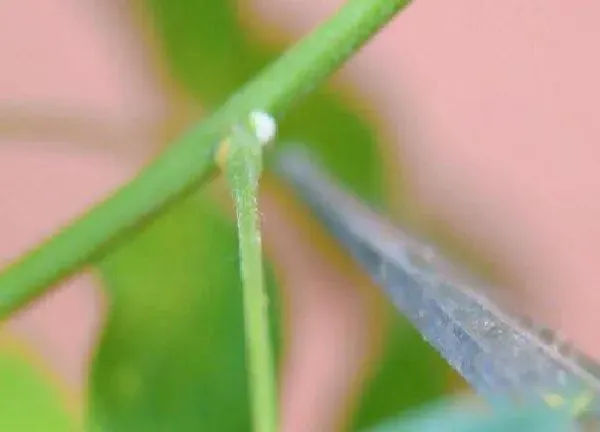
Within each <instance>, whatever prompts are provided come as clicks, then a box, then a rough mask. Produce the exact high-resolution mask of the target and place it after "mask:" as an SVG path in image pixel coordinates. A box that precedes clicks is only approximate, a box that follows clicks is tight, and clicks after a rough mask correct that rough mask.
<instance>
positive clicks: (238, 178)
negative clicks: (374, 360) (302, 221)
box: [225, 126, 277, 432]
mask: <svg viewBox="0 0 600 432" xmlns="http://www.w3.org/2000/svg"><path fill="white" fill-rule="evenodd" d="M228 151H229V154H228V155H227V160H226V165H225V171H226V174H227V179H228V181H229V186H230V189H231V193H232V195H233V198H234V201H235V206H236V213H237V224H238V236H239V244H240V262H241V276H242V284H243V290H244V322H245V331H246V352H247V363H248V372H249V385H250V392H251V395H250V403H251V407H252V418H253V424H254V429H253V430H255V431H259V432H276V429H277V428H276V425H277V414H276V413H277V408H276V407H277V402H276V391H275V387H276V386H275V373H274V366H273V357H272V353H273V350H272V347H271V340H270V337H269V317H268V313H267V304H268V299H267V293H266V291H265V289H264V281H263V263H262V251H261V236H260V222H259V215H258V206H257V196H258V181H259V178H260V174H261V171H262V143H261V142H259V141H258V139H257V138H256V136H255V135H254V134H253V132H251V130H250V128H248V127H244V126H236V127H235V128H234V129H233V131H232V133H231V135H230V137H229V141H228Z"/></svg>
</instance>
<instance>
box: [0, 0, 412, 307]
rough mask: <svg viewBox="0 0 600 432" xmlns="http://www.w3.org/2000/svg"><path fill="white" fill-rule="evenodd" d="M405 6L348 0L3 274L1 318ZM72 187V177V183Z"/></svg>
mask: <svg viewBox="0 0 600 432" xmlns="http://www.w3.org/2000/svg"><path fill="white" fill-rule="evenodd" d="M407 3H408V0H348V1H347V3H346V4H345V6H344V7H343V8H342V9H341V10H340V11H339V12H338V13H337V14H336V15H335V16H334V17H333V18H331V19H330V20H329V21H328V22H326V23H325V24H323V25H322V26H321V27H319V28H318V29H316V30H315V31H314V32H312V33H311V34H310V35H309V36H307V37H305V38H304V39H302V40H301V41H300V42H299V43H298V44H297V45H295V46H294V47H292V48H291V49H290V50H289V51H288V52H287V53H285V54H284V55H283V56H281V57H280V58H279V59H278V60H277V61H276V62H274V63H273V65H271V66H270V67H269V68H267V69H266V70H265V71H264V72H262V73H261V74H260V75H259V76H258V77H257V78H256V79H254V80H253V81H251V82H250V83H249V84H247V85H246V86H244V87H243V88H242V89H241V90H240V91H239V92H238V93H236V94H235V95H234V96H233V97H232V98H231V99H230V100H229V101H228V102H227V103H226V104H225V105H224V106H223V107H222V108H221V109H219V110H218V111H217V112H215V113H214V114H213V115H212V116H211V117H210V118H208V119H207V120H206V121H204V122H202V123H201V124H200V125H198V126H196V127H194V128H192V130H191V131H189V132H188V133H187V134H185V135H183V136H182V137H181V138H179V139H178V140H176V142H174V143H173V144H172V145H171V147H170V148H169V149H167V150H166V151H165V152H164V153H163V154H162V155H160V157H159V158H158V159H157V160H156V161H155V162H154V163H152V164H151V165H150V166H148V167H146V168H145V169H144V170H143V171H142V172H141V173H140V174H139V175H138V176H137V177H136V178H135V179H133V180H132V181H131V182H129V183H128V184H127V185H125V186H123V187H122V188H121V189H120V190H118V191H117V192H116V193H115V194H114V195H112V197H110V198H109V199H107V200H106V201H104V202H103V203H101V204H99V205H97V206H96V207H95V208H93V209H91V210H90V211H89V212H88V213H87V214H86V215H84V216H83V217H81V218H79V219H78V220H76V221H75V222H73V223H72V224H71V225H69V226H68V227H66V228H64V229H63V230H62V231H61V232H59V233H58V234H56V235H55V236H53V237H52V238H51V239H49V240H48V241H46V242H44V243H43V244H42V245H40V246H38V247H37V248H36V249H34V250H33V251H31V252H29V253H28V254H26V255H25V256H23V257H21V258H20V259H19V260H18V261H16V262H15V263H13V264H12V265H10V266H9V267H8V268H7V269H6V270H5V271H4V272H3V273H2V274H1V275H0V319H2V318H4V317H6V316H7V315H8V314H10V313H11V312H12V311H14V310H16V309H18V308H19V307H21V306H23V305H25V304H26V303H28V302H29V301H31V300H32V299H34V298H35V297H37V296H39V295H40V294H42V293H43V292H45V291H46V290H47V288H48V287H49V286H52V285H53V284H55V283H56V282H58V281H60V280H61V279H63V278H65V277H67V276H70V275H72V274H73V273H75V272H76V271H77V270H79V269H80V268H81V267H82V266H84V265H87V264H91V263H93V262H94V261H95V260H97V259H99V258H100V257H102V256H103V254H105V253H106V252H107V251H108V250H109V249H110V248H112V247H114V246H115V245H116V244H117V243H119V242H120V241H123V240H124V239H126V238H127V235H126V234H129V233H130V232H131V231H133V230H134V229H136V228H137V227H138V225H139V224H140V223H141V222H143V221H147V220H149V219H150V218H152V217H154V216H156V214H157V213H159V212H160V211H164V209H165V208H167V207H168V204H170V203H173V202H175V201H177V200H179V199H181V198H183V197H185V196H187V195H189V194H190V193H192V192H193V191H195V190H197V189H198V187H199V186H200V185H201V184H202V183H204V182H206V180H207V179H208V178H209V177H210V176H211V175H212V174H213V173H215V172H216V170H215V161H214V154H215V150H216V148H217V146H218V143H219V142H220V140H221V139H222V138H223V137H224V136H226V135H227V133H228V131H229V129H230V128H231V126H232V125H233V124H235V123H236V122H238V121H240V120H241V119H243V118H246V116H247V115H248V113H249V112H250V111H252V110H255V109H260V110H264V111H267V112H270V113H275V114H280V113H282V112H283V111H284V110H286V109H287V108H289V106H290V105H291V103H292V101H293V100H294V99H296V98H298V97H300V96H302V95H303V94H304V93H306V92H308V91H309V90H310V89H311V88H313V87H315V86H316V85H317V84H319V83H320V82H321V81H322V80H323V79H324V78H326V77H327V76H328V75H329V74H331V73H332V72H333V71H335V70H336V69H337V68H338V67H339V66H340V65H341V64H342V63H343V62H344V61H345V60H346V59H348V58H349V57H350V56H351V55H352V53H354V52H355V51H356V50H358V48H359V47H360V46H361V45H362V44H363V43H364V42H365V41H366V40H367V39H369V38H370V37H371V36H372V35H373V34H374V33H375V32H376V31H377V30H378V29H379V28H381V27H382V26H383V25H384V24H385V23H386V22H388V21H389V20H390V19H391V18H392V17H393V15H394V14H395V13H396V12H397V11H398V10H400V9H401V8H402V7H403V6H405V5H406V4H407ZM74 181H76V179H74Z"/></svg>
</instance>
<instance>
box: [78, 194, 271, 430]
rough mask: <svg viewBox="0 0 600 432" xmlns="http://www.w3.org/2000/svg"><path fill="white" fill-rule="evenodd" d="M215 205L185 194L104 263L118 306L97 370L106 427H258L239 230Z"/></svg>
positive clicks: (99, 412) (95, 389)
mask: <svg viewBox="0 0 600 432" xmlns="http://www.w3.org/2000/svg"><path fill="white" fill-rule="evenodd" d="M209 207H210V206H208V205H206V203H203V202H201V201H200V200H198V199H194V200H190V201H188V202H186V203H185V204H183V205H181V206H179V207H177V208H176V209H174V210H173V211H171V212H170V213H169V214H168V215H166V216H164V217H162V218H161V219H160V220H159V221H157V222H156V223H154V224H152V225H151V226H149V227H148V228H147V229H146V230H145V231H144V232H143V233H142V234H141V235H139V236H138V237H137V238H135V240H133V241H132V242H131V243H129V244H128V245H126V246H125V247H123V248H122V249H121V250H120V251H118V252H117V253H115V254H114V255H112V256H110V257H109V258H108V259H106V260H105V261H104V262H103V263H102V264H101V271H102V275H103V277H104V280H105V282H106V285H107V288H108V290H109V293H110V295H111V300H112V307H111V310H110V314H109V317H108V323H107V325H106V328H105V331H104V335H103V337H102V341H101V345H100V348H99V351H98V352H97V354H96V358H95V361H94V365H93V370H92V375H91V388H90V414H91V419H92V422H93V423H95V426H96V427H99V430H106V431H128V432H129V431H146V432H152V431H182V432H185V431H195V430H209V431H224V432H225V431H244V430H249V428H250V426H249V412H248V397H247V384H246V370H245V352H244V327H243V314H242V296H241V286H240V282H239V280H240V277H239V267H238V259H237V249H236V248H237V237H236V232H235V229H234V225H233V224H232V223H230V222H228V221H225V220H224V219H223V218H222V217H220V216H219V215H218V214H217V213H215V212H211V211H210V210H209ZM267 286H268V287H269V296H270V299H272V300H271V302H270V305H271V308H270V311H271V312H272V315H273V317H272V319H273V321H274V318H275V315H276V314H277V313H278V302H277V296H276V293H275V292H274V289H273V284H272V283H268V284H267Z"/></svg>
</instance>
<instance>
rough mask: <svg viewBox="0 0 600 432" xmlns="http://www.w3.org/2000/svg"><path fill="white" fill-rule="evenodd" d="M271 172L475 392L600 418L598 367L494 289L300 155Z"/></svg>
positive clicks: (289, 155) (284, 157)
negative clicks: (502, 301) (503, 302)
mask: <svg viewBox="0 0 600 432" xmlns="http://www.w3.org/2000/svg"><path fill="white" fill-rule="evenodd" d="M274 170H275V173H276V174H277V175H278V176H279V177H280V178H281V179H282V180H283V181H284V182H285V183H287V184H288V185H289V186H291V188H292V190H293V193H294V194H295V195H296V196H297V197H298V198H299V199H300V200H301V201H302V202H304V203H305V205H307V206H308V208H309V209H310V210H311V212H312V213H313V215H314V216H315V217H316V218H317V220H319V221H320V223H321V224H322V225H323V226H324V227H325V229H326V230H327V231H328V232H329V233H330V235H332V236H333V237H334V238H335V239H336V240H337V242H339V243H340V244H341V245H342V246H343V247H344V249H345V250H346V251H347V252H348V253H349V254H350V255H351V256H352V257H353V259H354V260H355V261H356V262H357V264H358V265H359V266H360V267H362V269H363V270H364V271H365V273H367V274H368V275H369V276H370V277H371V279H372V280H373V282H374V283H375V284H376V285H378V286H379V287H380V288H381V289H382V290H383V291H384V292H385V293H386V294H387V296H388V297H389V298H390V300H391V301H392V303H393V304H394V305H395V306H396V308H397V309H398V310H399V311H400V312H401V313H402V314H403V315H404V316H405V317H406V318H407V319H408V320H409V321H410V323H412V325H413V326H414V327H415V328H416V329H417V330H418V331H419V332H420V333H421V335H422V336H423V338H424V339H425V340H426V341H427V342H429V343H430V344H431V345H432V346H433V347H434V348H435V349H436V350H437V351H438V352H439V353H440V354H441V355H442V357H444V358H445V360H446V361H447V362H448V363H449V364H450V365H451V366H452V367H453V368H454V369H455V370H456V371H457V372H458V373H459V374H460V375H462V376H463V377H464V378H465V380H466V381H467V382H468V383H469V384H470V385H471V386H472V387H473V389H474V390H475V391H476V393H478V394H480V395H481V396H483V397H484V399H487V400H489V401H491V400H496V398H497V397H498V396H499V395H510V397H511V400H514V399H516V400H517V401H519V402H527V401H533V402H543V403H545V404H548V405H550V406H551V407H553V408H557V409H559V408H560V409H566V410H568V411H569V414H572V415H573V416H574V417H577V418H580V419H585V423H586V424H589V423H588V421H592V422H594V424H596V422H597V421H598V419H600V415H599V413H600V410H599V409H598V408H599V407H600V406H599V405H600V404H599V400H600V398H598V395H599V394H600V366H599V365H598V364H597V363H596V362H595V361H594V360H592V359H590V358H589V357H586V356H585V355H583V354H582V353H580V352H578V351H577V350H576V349H574V348H573V346H572V345H570V344H568V343H566V342H565V341H563V340H562V339H561V338H559V337H557V335H556V333H555V332H553V331H552V330H550V329H548V328H545V327H540V326H536V325H535V324H534V323H533V322H532V321H531V320H529V319H527V318H520V317H518V316H516V315H513V314H510V313H509V312H507V311H506V310H503V308H502V307H500V305H499V304H498V303H497V302H495V301H494V300H492V296H491V293H492V292H493V290H492V287H491V286H489V285H486V284H483V283H481V282H479V281H477V280H476V279H475V278H473V277H471V276H470V275H468V273H466V272H464V271H462V270H461V269H459V268H458V267H457V266H455V265H453V264H451V263H450V262H449V261H447V260H445V259H444V258H443V257H442V256H441V255H440V253H439V252H438V251H437V250H436V248H435V247H433V246H432V245H430V244H427V243H426V242H424V241H422V240H421V239H419V238H417V237H416V236H414V235H412V234H409V233H408V232H407V231H405V230H402V229H400V228H398V227H397V226H394V225H393V224H392V223H391V222H389V221H388V220H386V219H385V218H384V217H382V216H381V215H379V214H378V213H376V212H375V211H373V210H372V209H371V208H370V207H368V206H367V205H365V204H363V203H361V202H360V200H358V199H357V198H356V197H355V196H353V195H352V194H350V193H349V192H347V191H345V190H344V189H342V188H341V187H340V186H339V185H337V184H336V182H335V181H334V180H333V179H332V178H331V177H330V176H328V175H327V174H326V173H325V171H324V170H323V169H322V168H320V166H319V164H318V163H317V162H315V160H314V158H312V157H311V156H310V155H309V154H308V153H307V152H306V151H304V150H303V149H298V148H295V149H284V150H283V151H281V152H280V153H279V154H278V156H277V157H276V161H275V164H274Z"/></svg>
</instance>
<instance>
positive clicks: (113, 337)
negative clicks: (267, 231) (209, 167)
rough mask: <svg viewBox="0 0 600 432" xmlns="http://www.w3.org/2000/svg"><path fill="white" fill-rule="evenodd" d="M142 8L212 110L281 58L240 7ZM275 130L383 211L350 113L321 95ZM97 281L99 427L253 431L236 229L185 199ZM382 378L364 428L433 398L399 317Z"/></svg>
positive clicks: (439, 370)
mask: <svg viewBox="0 0 600 432" xmlns="http://www.w3.org/2000/svg"><path fill="white" fill-rule="evenodd" d="M147 4H148V6H149V9H150V12H151V16H152V17H153V20H154V23H155V25H156V29H157V30H158V34H159V36H160V39H161V43H162V48H163V49H164V52H165V54H166V60H167V61H168V63H169V66H170V69H171V72H172V73H173V75H174V76H175V77H176V78H177V79H178V80H179V81H180V82H181V83H182V85H183V86H184V87H185V88H186V89H187V90H188V91H189V92H190V94H192V95H194V96H195V97H196V98H197V99H198V101H199V102H200V103H202V105H204V106H205V107H206V108H209V109H211V108H216V107H217V106H218V105H219V104H220V103H222V102H223V101H225V100H226V99H227V97H228V96H229V95H230V94H232V93H233V92H234V91H235V90H236V89H237V88H238V87H239V86H240V85H242V84H243V83H245V82H246V81H247V80H248V79H250V78H251V77H252V76H253V75H254V74H256V73H257V72H258V71H259V70H260V69H262V68H263V67H264V66H266V64H267V63H268V62H269V61H271V60H272V59H274V58H275V57H276V56H277V55H279V54H280V53H281V50H280V49H276V48H274V47H267V46H262V45H259V44H257V43H256V42H255V41H254V40H253V39H252V38H251V37H250V35H247V34H246V32H245V31H244V29H243V28H241V26H240V25H239V23H238V20H237V0H236V1H234V0H221V1H213V0H179V1H171V0H148V2H147ZM258 108H260V107H258ZM279 129H280V135H279V138H280V140H281V142H292V143H293V142H302V143H303V144H304V145H307V146H309V147H311V149H312V150H313V151H314V152H315V153H316V154H317V155H319V156H320V158H321V159H322V161H323V162H324V163H325V164H326V166H327V167H328V169H330V170H331V172H332V173H333V174H334V175H336V176H337V177H338V178H339V179H340V180H342V181H344V182H345V183H346V184H347V185H348V187H350V188H351V189H353V190H354V191H355V192H356V193H357V194H359V195H360V196H361V197H362V198H363V199H365V200H367V201H369V202H371V203H374V204H376V205H378V206H380V207H381V206H384V204H385V203H384V199H383V196H384V187H383V184H382V178H383V176H382V163H381V155H380V153H379V151H378V145H377V137H376V134H375V131H374V130H373V128H372V127H371V126H370V125H369V124H367V123H366V122H365V121H364V120H363V119H362V118H361V117H360V114H359V112H358V106H351V105H350V104H348V102H347V101H345V100H342V99H341V98H340V97H339V95H337V94H336V93H333V92H331V91H329V90H328V89H326V88H320V89H318V90H317V91H316V92H314V93H313V94H311V95H309V96H308V97H306V98H305V99H303V100H301V101H299V102H298V104H297V105H296V106H295V108H294V109H293V110H292V111H290V112H289V113H288V114H287V115H286V117H285V118H284V119H283V120H282V121H281V122H280V125H279ZM101 271H102V273H103V275H104V277H105V280H106V282H107V285H108V290H109V292H110V294H111V301H112V309H111V313H110V316H109V319H108V322H107V326H106V328H105V332H104V336H103V338H102V340H101V345H100V348H99V351H98V353H97V356H96V358H95V362H94V366H93V373H92V377H91V392H90V410H91V413H92V418H93V419H94V421H96V422H98V423H99V424H100V425H101V426H103V427H105V428H106V430H111V431H121V430H123V431H137V430H144V431H146V430H148V431H154V430H178V431H179V430H181V431H186V430H219V431H230V430H231V431H243V430H248V428H249V423H248V422H249V419H248V401H247V391H246V369H245V364H244V339H243V328H242V326H243V317H242V305H241V301H242V299H241V288H240V282H239V272H238V265H237V242H236V236H235V231H234V227H233V225H232V224H229V223H224V222H223V221H222V220H220V218H219V217H218V216H217V215H215V214H211V213H210V212H209V211H208V210H207V208H205V207H203V206H202V205H200V204H199V203H198V202H190V203H187V204H186V205H184V206H182V207H181V208H178V209H176V210H175V211H174V212H173V213H172V214H169V215H167V216H165V217H163V218H162V219H161V220H159V221H158V222H157V223H155V224H153V225H152V226H151V227H150V228H148V229H147V231H146V232H145V233H143V234H142V235H141V236H139V237H138V238H137V239H136V240H135V241H134V242H132V244H130V245H127V246H126V247H124V248H123V250H121V251H120V252H118V253H117V254H115V255H113V256H111V257H109V258H108V259H107V260H106V261H105V262H104V263H103V265H102V266H101ZM271 291H272V292H273V287H272V286H271ZM271 304H275V303H274V302H271ZM377 370H378V373H377V375H376V376H375V377H374V379H373V380H372V382H371V383H370V384H369V386H368V390H367V393H366V394H365V396H364V397H363V400H362V403H361V408H360V410H359V413H358V414H357V415H356V419H357V420H356V424H357V425H358V426H361V425H369V424H374V422H377V421H379V420H381V419H382V418H385V417H388V416H390V415H393V414H396V413H397V412H399V411H400V410H402V409H405V408H407V407H410V406H413V405H414V404H416V403H420V402H422V401H424V400H429V399H431V398H433V397H435V396H437V395H439V394H440V393H441V392H442V387H443V385H444V376H445V372H444V371H447V366H446V365H445V364H444V363H443V362H441V361H438V356H437V354H436V353H435V352H434V351H433V350H432V349H431V348H429V347H428V346H427V345H426V344H425V343H424V342H423V341H422V340H421V338H420V337H419V336H418V335H417V334H416V333H415V332H414V330H412V329H410V328H408V327H406V325H405V323H404V321H403V320H401V319H400V318H398V319H395V320H393V323H392V329H391V331H390V338H389V343H388V344H387V347H386V352H385V355H384V357H383V359H382V360H381V361H380V362H379V364H378V366H377ZM403 383H406V384H408V383H410V385H403Z"/></svg>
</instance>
